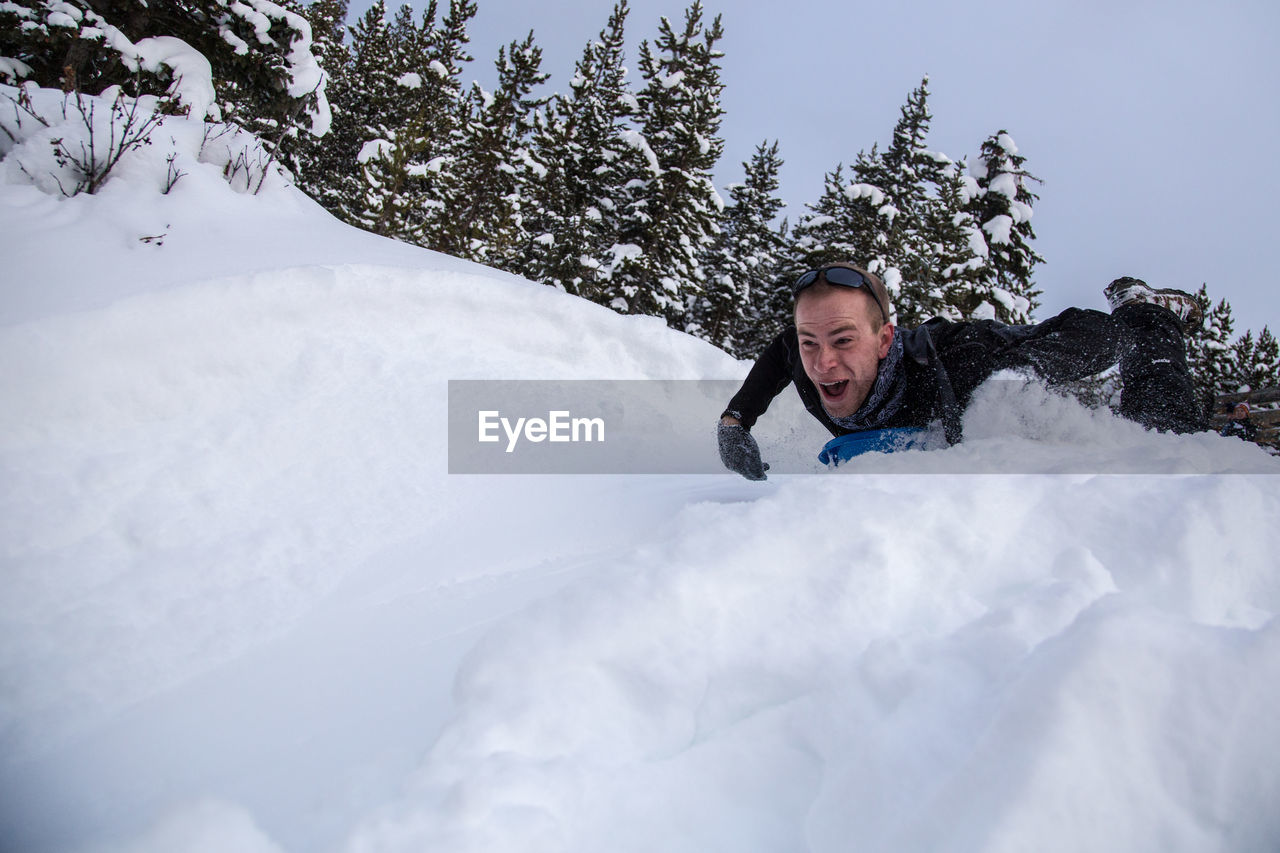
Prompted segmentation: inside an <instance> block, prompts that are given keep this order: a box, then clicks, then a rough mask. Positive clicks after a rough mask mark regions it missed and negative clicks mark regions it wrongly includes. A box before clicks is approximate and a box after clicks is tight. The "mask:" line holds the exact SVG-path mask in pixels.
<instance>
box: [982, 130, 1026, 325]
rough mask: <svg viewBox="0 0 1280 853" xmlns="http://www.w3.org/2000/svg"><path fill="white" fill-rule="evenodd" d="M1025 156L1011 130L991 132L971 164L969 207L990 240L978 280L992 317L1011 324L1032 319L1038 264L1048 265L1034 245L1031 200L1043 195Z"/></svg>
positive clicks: (983, 235)
mask: <svg viewBox="0 0 1280 853" xmlns="http://www.w3.org/2000/svg"><path fill="white" fill-rule="evenodd" d="M1026 159H1027V158H1026V157H1024V156H1022V155H1021V154H1019V153H1018V146H1017V144H1016V143H1015V142H1014V141H1013V137H1011V136H1010V135H1009V133H1008V132H1007V131H1005V130H999V131H997V132H996V133H993V134H992V135H991V136H990V137H988V138H987V139H986V140H985V141H984V142H983V143H982V148H981V151H980V153H979V155H978V158H977V159H976V160H975V161H974V162H973V164H972V165H971V166H970V168H969V173H970V175H971V176H972V179H973V182H974V185H972V186H971V188H970V190H969V199H968V204H967V205H966V206H965V212H967V213H968V214H969V215H970V216H971V217H972V218H973V220H974V221H975V222H977V223H978V225H979V227H980V228H981V232H980V233H981V236H982V237H983V238H984V241H985V243H986V251H985V254H984V257H985V258H986V265H985V267H984V270H983V273H984V275H983V276H982V277H981V280H980V282H979V283H978V288H979V291H980V293H981V297H982V301H983V302H985V303H986V304H988V305H990V306H991V308H992V309H994V311H995V314H994V319H996V320H999V321H1001V322H1003V323H1010V324H1019V323H1029V322H1031V315H1032V313H1033V312H1034V311H1035V309H1036V306H1037V305H1038V304H1039V302H1038V300H1037V297H1038V296H1039V295H1040V291H1038V290H1036V289H1035V283H1034V281H1033V278H1034V275H1035V267H1036V264H1040V263H1044V258H1043V257H1041V256H1040V255H1039V253H1037V252H1036V250H1035V249H1034V248H1032V245H1031V243H1032V241H1033V240H1035V236H1036V234H1035V230H1034V229H1033V228H1032V226H1031V215H1032V204H1033V203H1034V202H1035V201H1036V199H1037V198H1039V196H1037V195H1036V194H1035V193H1033V192H1031V189H1030V187H1029V184H1030V183H1031V182H1032V181H1037V180H1039V179H1038V178H1036V177H1035V176H1034V175H1032V174H1031V173H1030V172H1028V171H1027V169H1026V166H1025V163H1026ZM980 254H981V252H980Z"/></svg>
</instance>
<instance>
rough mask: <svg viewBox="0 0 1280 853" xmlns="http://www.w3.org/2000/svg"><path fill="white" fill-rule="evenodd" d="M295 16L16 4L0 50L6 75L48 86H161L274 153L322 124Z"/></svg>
mask: <svg viewBox="0 0 1280 853" xmlns="http://www.w3.org/2000/svg"><path fill="white" fill-rule="evenodd" d="M300 12H301V8H300V7H299V6H298V4H297V3H296V2H295V0H277V2H270V0H248V2H229V0H167V2H164V3H153V2H146V0H111V2H99V0H15V2H5V3H3V4H0V56H3V57H4V58H6V59H7V60H9V62H6V63H3V65H4V67H5V68H6V69H7V71H6V76H9V77H11V78H15V79H16V78H22V79H26V80H31V81H32V82H34V83H36V84H37V85H39V86H43V87H46V88H62V89H64V90H65V91H67V92H83V93H85V94H91V95H96V94H100V93H101V92H102V91H103V90H105V89H107V88H108V87H110V86H121V87H122V89H123V91H124V92H125V93H127V94H128V95H131V96H132V95H139V94H151V95H161V94H164V93H166V92H169V93H170V94H171V95H173V96H174V98H173V102H174V103H175V104H176V108H177V109H180V110H183V111H187V112H189V113H195V114H197V117H199V118H204V117H206V116H207V117H209V118H211V119H215V120H226V121H232V122H235V123H237V124H239V125H241V126H243V127H245V128H248V129H249V130H252V131H254V132H255V133H257V134H258V135H259V136H260V137H262V138H263V139H264V140H267V141H268V142H269V143H270V145H271V150H272V152H273V154H282V151H281V148H282V146H284V147H285V148H287V147H288V145H289V144H290V142H289V141H290V140H291V139H293V138H294V137H296V135H297V133H298V132H299V131H300V130H304V131H310V132H311V133H313V134H315V135H323V134H324V133H326V132H327V131H328V129H329V122H330V113H329V104H328V100H327V98H326V97H325V86H324V83H325V81H324V75H323V73H322V72H321V69H320V65H319V64H318V63H317V62H316V57H315V56H314V55H313V54H312V40H311V26H310V24H309V23H308V22H307V20H306V18H304V17H303V16H302V14H300ZM164 38H168V39H176V40H177V41H176V42H175V41H164V40H162V39H164Z"/></svg>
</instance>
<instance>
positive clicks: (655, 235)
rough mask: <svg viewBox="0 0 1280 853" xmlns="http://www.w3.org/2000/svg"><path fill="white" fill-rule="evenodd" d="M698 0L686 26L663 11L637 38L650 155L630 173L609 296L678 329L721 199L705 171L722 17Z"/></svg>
mask: <svg viewBox="0 0 1280 853" xmlns="http://www.w3.org/2000/svg"><path fill="white" fill-rule="evenodd" d="M702 17H703V8H702V3H701V0H695V2H694V4H693V5H692V6H690V7H689V8H688V9H687V10H686V11H685V24H684V28H683V30H680V31H677V30H675V29H674V28H673V27H672V26H671V22H670V21H669V20H668V19H667V18H663V19H662V22H661V24H660V26H659V35H658V38H657V39H656V41H655V42H654V47H653V48H650V46H649V43H648V42H647V41H646V42H644V43H643V44H642V45H641V47H640V73H641V76H642V77H643V79H644V81H645V86H644V88H643V89H642V90H641V91H640V93H639V95H638V96H637V101H638V103H639V107H640V121H641V133H640V134H639V135H638V136H633V137H631V140H632V142H633V144H634V145H635V146H636V147H637V148H638V149H640V150H642V151H644V152H645V153H646V155H647V157H648V158H649V169H648V174H647V175H645V177H644V178H636V179H634V180H633V181H632V182H631V187H630V191H629V193H628V196H627V198H626V207H625V209H624V213H623V220H624V221H623V225H622V233H621V235H620V239H619V245H618V247H617V249H616V251H615V253H614V255H615V258H617V261H616V263H614V264H611V265H610V267H609V273H610V276H609V279H610V280H609V283H608V285H607V288H608V290H607V292H608V293H609V297H610V302H611V304H614V305H615V306H617V307H619V308H621V309H623V310H625V311H627V312H628V313H633V314H654V315H658V316H662V317H665V318H666V320H667V323H668V324H669V325H671V326H672V327H673V328H683V326H684V321H685V313H686V311H687V307H688V304H689V302H690V301H691V300H692V299H694V298H696V297H697V295H698V293H699V292H700V291H701V288H702V283H703V280H704V273H703V270H702V268H701V256H702V254H703V253H704V252H705V251H706V249H707V247H708V246H710V245H711V243H712V242H713V241H714V239H715V235H716V232H717V230H718V223H717V220H718V218H719V214H720V210H721V207H722V205H723V201H722V200H721V198H720V196H719V194H718V193H717V192H716V189H715V184H714V182H713V179H712V171H713V170H714V169H715V166H716V163H717V161H718V160H719V159H720V154H721V151H722V150H723V148H724V141H723V140H722V139H720V137H719V135H718V134H719V132H720V122H721V116H722V115H723V113H724V111H723V109H722V108H721V106H720V92H721V90H722V89H723V88H724V86H723V84H722V83H721V82H720V59H721V58H722V57H723V55H724V54H723V53H721V51H720V50H719V49H718V48H717V47H716V45H717V43H718V42H719V41H720V39H721V38H722V37H723V36H724V30H723V29H722V27H721V25H720V18H719V17H716V18H715V19H714V20H713V21H712V22H711V24H710V25H709V26H704V24H703V20H702Z"/></svg>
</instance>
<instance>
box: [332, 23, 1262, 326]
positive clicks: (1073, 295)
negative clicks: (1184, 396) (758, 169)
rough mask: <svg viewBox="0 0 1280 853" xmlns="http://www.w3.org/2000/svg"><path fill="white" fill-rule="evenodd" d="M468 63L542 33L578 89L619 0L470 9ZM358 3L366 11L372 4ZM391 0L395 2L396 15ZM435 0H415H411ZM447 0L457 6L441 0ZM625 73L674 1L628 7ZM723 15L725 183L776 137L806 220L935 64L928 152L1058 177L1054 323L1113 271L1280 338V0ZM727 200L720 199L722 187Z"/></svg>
mask: <svg viewBox="0 0 1280 853" xmlns="http://www.w3.org/2000/svg"><path fill="white" fill-rule="evenodd" d="M477 2H478V6H479V12H478V14H477V15H476V18H475V19H474V21H473V23H472V27H471V30H470V32H471V36H472V45H471V50H472V54H473V55H474V56H475V60H476V61H475V62H474V63H472V68H471V69H469V73H468V74H467V75H466V79H472V78H476V79H479V80H481V82H482V83H484V84H485V85H491V83H492V80H493V73H492V65H493V59H494V58H495V57H496V56H497V51H498V47H499V45H502V44H505V43H507V42H510V41H511V40H513V39H516V38H520V37H523V36H524V35H525V34H526V33H527V32H528V31H529V30H530V29H532V30H533V31H534V35H535V40H536V41H537V43H538V44H539V45H540V46H541V47H542V49H543V70H544V71H548V72H550V74H551V79H550V81H549V82H548V84H547V89H548V92H550V91H562V90H564V89H565V88H567V84H566V81H567V80H568V79H569V78H570V76H571V74H572V70H573V63H574V62H575V61H576V60H577V58H578V57H579V56H580V54H581V52H582V48H583V46H584V45H585V43H586V41H587V40H588V39H590V38H593V37H594V36H595V35H596V34H597V33H598V32H599V31H600V30H601V29H602V28H603V27H604V25H605V23H606V21H607V19H608V16H609V12H610V10H611V9H612V6H613V4H612V2H611V0H540V2H536V3H531V2H528V0H477ZM368 5H369V3H368V2H367V0H353V2H352V9H353V11H352V16H351V20H352V21H353V22H354V20H355V19H356V17H357V15H358V14H359V13H360V12H362V11H363V10H364V9H366V8H367V7H368ZM396 5H397V3H396V0H388V8H395V6H396ZM413 5H414V6H415V7H416V8H417V9H419V10H421V8H422V7H423V5H424V4H423V3H422V2H415V3H414V4H413ZM441 5H442V6H447V0H441ZM630 6H631V15H630V18H629V20H628V29H627V32H628V52H627V61H628V62H627V64H628V67H629V68H630V69H631V70H632V75H633V77H632V79H633V80H638V78H639V74H638V72H637V70H636V59H637V54H638V50H637V49H638V46H639V43H640V41H641V39H644V38H649V39H652V38H653V36H654V35H655V34H656V31H657V22H658V20H659V18H660V17H662V16H664V15H665V16H667V17H669V18H671V19H672V20H673V22H681V23H682V22H683V17H684V10H685V8H686V6H685V5H684V4H682V2H680V0H631V3H630ZM705 8H706V10H707V13H708V17H710V16H713V15H715V14H717V13H719V14H721V16H722V22H723V25H724V29H725V38H724V40H723V42H722V43H721V44H722V47H723V50H724V52H725V57H724V60H723V79H724V83H725V91H724V96H723V104H724V108H725V110H726V115H725V120H724V126H723V129H722V136H723V137H724V139H725V142H726V145H725V155H724V159H723V160H722V161H721V164H720V168H719V170H718V172H717V179H718V184H719V186H721V187H722V188H723V186H724V185H725V184H728V183H730V182H733V181H736V180H740V179H741V175H742V169H741V165H740V164H741V162H742V161H743V160H746V159H748V158H749V157H750V156H751V153H752V151H753V150H754V148H755V146H756V144H757V143H759V142H761V141H763V140H766V139H768V140H774V139H777V140H778V141H779V143H780V149H781V154H782V157H783V158H784V159H785V161H786V165H785V166H784V167H783V170H782V176H781V177H782V190H781V195H782V197H783V199H785V200H786V202H787V203H788V209H789V212H790V215H791V217H792V218H793V219H794V218H795V217H796V216H797V215H798V214H799V213H800V212H801V211H803V210H804V206H805V205H806V204H807V203H810V202H813V201H816V199H817V198H818V195H819V194H820V193H821V190H822V178H823V175H824V173H825V172H827V171H830V170H831V169H833V168H835V166H836V165H837V164H838V163H841V162H845V163H848V162H851V161H852V160H853V159H854V157H855V155H856V154H857V152H858V151H860V150H863V149H870V147H871V145H872V144H873V143H877V142H878V143H880V145H881V146H882V147H883V146H884V145H885V144H886V143H887V142H888V141H889V137H890V134H891V131H892V129H893V124H894V122H895V121H896V120H897V118H898V111H899V108H900V107H901V105H902V104H903V103H904V101H905V100H906V97H907V95H908V93H909V92H910V91H911V89H912V88H914V87H915V86H916V85H918V84H919V82H920V79H921V78H922V77H923V76H924V75H925V74H928V75H929V79H930V90H931V97H930V106H931V108H932V112H933V125H932V130H931V133H930V138H929V144H930V148H932V149H933V150H936V151H941V152H943V153H945V154H947V155H949V156H951V157H953V158H956V159H959V158H961V157H970V158H972V157H973V156H974V155H975V154H976V153H977V150H978V147H979V145H980V144H981V143H982V140H983V139H985V138H986V137H987V136H988V135H990V134H991V133H992V132H994V131H996V130H999V129H1001V128H1004V129H1007V130H1008V131H1009V133H1010V134H1011V135H1012V136H1013V138H1014V139H1015V140H1016V141H1017V144H1018V147H1019V149H1020V152H1021V153H1022V154H1023V155H1025V156H1026V157H1027V164H1026V165H1027V168H1029V169H1030V170H1031V171H1032V173H1034V174H1035V175H1037V176H1038V177H1040V178H1041V179H1043V181H1044V183H1043V185H1042V186H1040V187H1038V189H1037V192H1038V194H1039V195H1040V201H1039V202H1038V203H1037V204H1036V208H1035V210H1036V213H1035V218H1034V220H1033V224H1034V226H1035V228H1036V232H1037V234H1038V235H1039V236H1038V239H1037V241H1036V246H1037V249H1038V250H1039V252H1040V253H1041V254H1042V255H1044V256H1045V258H1046V260H1047V263H1046V264H1044V265H1042V266H1041V267H1040V268H1039V271H1038V273H1037V278H1036V280H1037V284H1038V285H1039V287H1040V289H1041V290H1043V291H1044V295H1043V296H1042V297H1041V300H1042V303H1043V304H1042V306H1041V308H1040V310H1039V311H1038V312H1037V316H1038V318H1040V319H1043V318H1045V317H1048V316H1049V315H1050V314H1052V313H1055V312H1056V311H1058V310H1061V309H1062V308H1065V307H1067V306H1069V305H1080V306H1083V307H1093V308H1105V300H1104V299H1103V297H1102V288H1103V287H1104V286H1105V285H1106V284H1107V283H1108V282H1109V281H1110V280H1111V279H1112V278H1115V277H1117V276H1120V275H1134V276H1138V277H1141V278H1145V279H1146V280H1147V281H1148V282H1149V283H1151V284H1152V285H1153V286H1156V287H1178V288H1182V289H1185V290H1195V289H1196V288H1197V287H1199V285H1200V284H1201V283H1202V282H1203V283H1207V284H1208V286H1209V293H1210V295H1211V296H1212V297H1214V299H1215V301H1216V300H1217V299H1219V298H1222V297H1225V298H1226V299H1227V300H1228V301H1229V302H1230V303H1231V305H1232V308H1233V310H1234V314H1235V318H1236V331H1237V333H1239V332H1242V331H1244V329H1245V328H1246V327H1251V328H1252V329H1253V330H1254V331H1255V333H1256V332H1257V331H1258V330H1260V329H1261V328H1262V326H1263V325H1264V324H1266V325H1270V326H1271V327H1272V330H1273V331H1280V328H1277V327H1280V286H1278V283H1280V272H1277V270H1276V269H1275V267H1276V266H1277V265H1278V264H1280V261H1278V260H1276V259H1275V258H1276V257H1277V255H1280V253H1278V252H1277V251H1276V250H1275V248H1274V247H1275V246H1276V245H1277V244H1280V233H1278V232H1280V228H1278V227H1277V226H1278V225H1280V221H1278V220H1280V217H1277V215H1276V213H1275V206H1274V204H1275V199H1276V198H1277V196H1278V195H1280V156H1277V155H1278V153H1280V152H1277V142H1278V141H1280V73H1278V72H1280V60H1278V59H1277V58H1276V50H1275V45H1276V44H1277V43H1278V42H1277V38H1278V37H1280V4H1277V3H1275V2H1274V0H1225V2H1220V3H1215V4H1210V3H1207V2H1186V0H1162V1H1157V0H1150V2H1139V0H1071V2H1035V0H1024V1H1023V2H1013V0H972V2H968V3H948V2H942V1H941V0H916V2H893V0H882V2H878V3H859V2H848V0H782V2H764V0H706V2H705ZM722 194H723V195H725V196H726V197H727V193H724V192H723V190H722Z"/></svg>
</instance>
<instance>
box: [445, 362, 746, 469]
mask: <svg viewBox="0 0 1280 853" xmlns="http://www.w3.org/2000/svg"><path fill="white" fill-rule="evenodd" d="M740 384H741V383H740V382H738V381H733V380H640V379H637V380H574V381H556V380H511V381H504V380H493V381H490V380H456V379H455V380H450V381H449V473H450V474H719V473H724V468H723V467H722V466H721V465H720V456H719V451H718V450H717V449H716V421H717V420H718V419H719V417H720V413H721V412H722V411H724V407H725V405H726V404H727V403H728V401H729V398H730V397H732V396H733V395H734V393H735V392H736V391H737V390H738V386H739V385H740Z"/></svg>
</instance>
